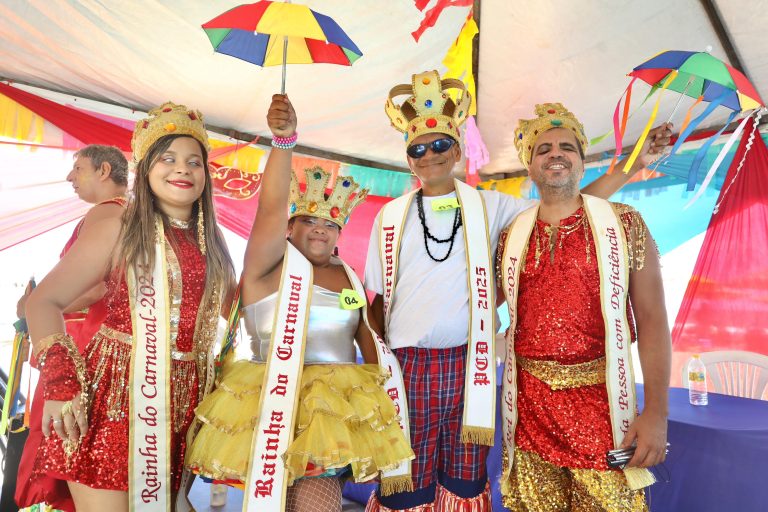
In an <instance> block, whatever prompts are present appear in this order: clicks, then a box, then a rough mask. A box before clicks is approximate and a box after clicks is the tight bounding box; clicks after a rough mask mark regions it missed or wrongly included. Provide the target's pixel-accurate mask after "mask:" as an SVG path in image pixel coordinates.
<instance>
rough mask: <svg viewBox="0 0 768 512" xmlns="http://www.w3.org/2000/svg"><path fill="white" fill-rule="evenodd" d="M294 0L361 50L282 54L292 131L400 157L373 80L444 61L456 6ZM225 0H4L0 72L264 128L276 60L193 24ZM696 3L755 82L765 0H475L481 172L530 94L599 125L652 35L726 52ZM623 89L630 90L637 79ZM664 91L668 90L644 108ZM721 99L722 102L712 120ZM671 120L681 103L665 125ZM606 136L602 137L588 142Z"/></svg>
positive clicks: (505, 156)
mask: <svg viewBox="0 0 768 512" xmlns="http://www.w3.org/2000/svg"><path fill="white" fill-rule="evenodd" d="M301 1H303V2H305V3H307V4H309V5H310V6H311V7H312V8H313V9H314V10H316V11H318V12H321V13H324V14H326V15H328V16H331V17H333V18H334V19H335V20H336V21H337V22H338V23H339V25H340V26H341V27H342V28H343V29H344V30H345V31H346V32H347V34H348V35H349V36H350V37H351V38H352V39H353V40H354V41H355V42H356V44H357V45H358V46H359V47H360V49H361V50H362V51H363V54H364V55H363V57H362V58H361V59H360V60H358V61H357V62H356V63H355V64H354V65H353V66H352V67H340V66H333V65H325V64H315V65H298V66H291V67H289V69H288V82H287V90H288V94H289V96H290V97H291V99H292V101H293V102H294V103H295V105H296V108H297V111H298V115H299V132H300V142H301V144H303V145H305V146H309V147H312V148H317V149H320V150H324V151H328V152H332V153H335V154H338V155H346V156H351V157H356V158H362V159H365V160H368V161H371V162H376V163H378V164H380V165H386V166H392V167H398V168H402V167H404V166H405V158H404V151H403V143H402V137H400V135H399V134H397V133H396V132H394V130H392V129H391V128H390V126H389V121H388V119H387V118H386V116H385V114H384V112H383V110H384V109H383V106H384V101H385V99H386V96H387V93H388V91H389V89H390V88H391V87H392V86H393V85H396V84H399V83H406V82H408V81H410V76H411V74H412V73H414V72H419V71H423V70H429V69H438V70H443V66H442V64H441V61H442V58H443V56H444V55H445V53H446V51H447V49H448V48H449V46H450V45H451V43H452V42H453V40H454V39H455V38H456V36H457V35H458V32H459V30H460V29H461V26H462V24H463V23H464V20H465V19H466V17H467V14H468V12H469V8H468V7H451V8H447V9H446V10H445V11H444V12H443V14H442V16H441V17H440V18H439V20H438V21H437V24H436V25H435V26H434V27H433V28H431V29H429V30H427V31H426V32H425V33H424V35H423V36H422V38H421V40H420V41H419V42H418V43H417V42H415V41H414V39H413V37H412V36H411V32H412V31H413V30H415V29H416V28H417V27H418V26H419V23H420V21H421V19H422V18H423V16H424V14H423V13H421V12H419V11H418V10H417V9H416V7H415V5H414V2H413V0H387V1H386V2H381V1H378V2H374V1H372V0H355V1H354V2H353V1H344V2H341V1H339V0H335V1H333V0H311V1H310V0H301ZM238 3H239V2H237V1H233V0H222V1H217V2H208V1H202V0H174V1H173V2H170V1H158V0H132V1H127V2H126V1H117V0H81V1H74V0H3V1H2V2H1V3H0V34H2V35H0V78H3V79H7V80H12V81H18V82H20V83H24V84H29V85H34V86H37V87H41V88H43V89H47V90H52V91H59V92H62V93H65V94H67V95H71V96H74V97H80V98H90V99H94V100H97V101H101V102H105V103H108V104H117V105H122V106H124V107H127V108H129V109H136V110H143V111H146V110H148V109H149V108H151V107H153V106H156V105H158V104H160V103H162V102H164V101H167V100H168V99H171V100H173V101H175V102H178V103H185V104H187V105H190V106H194V107H195V108H198V109H200V110H201V111H203V113H204V114H205V116H206V121H207V122H208V123H209V124H210V125H214V126H217V127H221V128H225V129H232V130H236V131H238V132H244V133H254V134H263V135H266V134H268V132H267V130H266V122H265V119H264V117H265V113H266V109H267V106H268V102H269V98H270V96H271V94H273V93H275V92H277V91H278V90H279V87H280V73H281V71H280V69H279V68H278V67H271V68H261V67H258V66H255V65H252V64H249V63H247V62H243V61H241V60H237V59H234V58H231V57H228V56H225V55H220V54H215V53H214V52H213V50H212V48H211V46H210V43H209V42H208V38H207V37H206V35H205V33H204V31H203V30H202V29H201V28H200V25H201V24H202V23H204V22H206V21H208V20H209V19H211V18H213V17H215V16H216V15H218V14H220V13H221V12H223V11H225V10H227V9H229V8H231V7H234V6H236V5H238ZM432 4H434V2H431V4H430V6H431V5H432ZM704 4H714V5H715V8H716V10H717V11H719V15H720V17H721V19H722V21H723V24H724V25H725V27H726V29H727V35H728V36H729V37H730V40H731V41H732V43H733V46H734V47H735V48H736V51H737V53H738V55H739V56H740V57H741V60H742V63H744V64H745V67H746V68H747V72H748V74H749V77H750V78H751V79H752V81H753V84H754V85H755V87H756V88H757V90H758V92H761V91H762V93H763V94H764V95H765V94H768V53H766V52H765V50H764V34H763V30H764V27H765V26H766V24H767V23H766V22H767V21H768V1H766V0H761V1H757V0H755V1H752V0H728V1H725V0H720V1H717V2H714V1H712V0H710V1H706V0H701V1H699V0H674V1H669V0H646V1H643V2H634V1H630V0H620V1H597V0H586V1H581V2H572V1H567V0H548V1H541V2H523V1H518V0H515V1H511V0H484V1H482V5H481V8H480V31H481V35H480V45H479V47H480V57H479V67H478V68H479V72H478V76H477V80H478V88H479V92H478V95H479V98H478V106H479V111H478V123H479V127H480V131H481V133H482V135H483V137H484V139H485V142H486V143H487V146H488V149H489V153H490V156H491V163H490V164H489V165H487V166H486V167H485V168H484V169H483V170H482V171H481V173H483V174H486V175H487V174H491V173H500V172H511V171H514V170H518V169H520V167H521V166H520V164H519V162H518V160H517V153H516V151H515V148H514V144H513V133H514V128H515V125H516V123H517V119H518V118H520V117H531V116H532V114H533V105H534V104H536V103H542V102H548V101H559V102H562V103H564V104H565V105H566V106H567V107H568V108H569V109H571V110H572V111H574V112H575V113H576V114H577V116H579V118H580V119H581V120H582V122H583V123H584V124H585V127H586V129H587V135H588V136H589V137H593V136H595V135H599V134H601V133H605V132H606V131H608V130H609V129H610V128H611V126H612V114H613V109H614V107H615V104H616V101H617V100H618V98H619V96H620V95H621V93H622V92H623V90H624V88H625V87H626V85H627V83H628V78H627V77H626V76H625V74H626V73H627V72H628V71H630V70H631V69H632V67H634V66H635V65H637V64H639V63H641V62H643V61H644V60H646V59H648V58H650V57H651V56H653V55H655V54H656V53H658V52H660V51H663V50H669V49H676V50H704V49H705V48H706V47H707V46H711V47H712V53H713V54H714V55H715V56H717V57H720V58H722V59H724V60H727V59H726V51H725V49H724V48H723V46H722V45H721V43H720V39H719V38H718V35H717V33H716V32H715V29H714V28H713V25H712V24H711V22H710V18H709V17H708V15H707V13H706V11H705V8H704ZM637 90H638V91H640V92H638V93H636V96H635V97H636V98H640V97H642V96H643V95H644V94H645V92H646V91H647V90H648V88H647V87H645V86H643V85H638V86H637ZM57 99H58V100H59V101H62V100H61V97H58V98H57ZM676 99H677V98H676V94H675V93H670V94H667V96H666V98H665V99H664V101H663V102H662V108H661V110H660V113H659V117H658V122H661V121H663V120H665V119H666V117H667V115H668V114H669V112H671V110H672V108H673V106H674V103H675V101H676ZM635 101H636V102H637V103H639V99H636V100H635ZM690 102H692V100H690V101H685V100H684V105H685V106H687V105H689V104H690ZM649 103H650V102H649ZM81 105H82V103H81ZM94 105H96V107H95V106H94ZM94 105H89V107H90V108H98V105H97V104H94ZM649 107H650V105H646V108H644V112H640V113H638V114H637V115H636V116H634V117H633V118H632V119H631V120H630V126H629V133H628V135H627V137H626V139H625V141H624V143H625V145H628V144H631V143H632V142H634V140H635V139H636V137H637V136H638V134H639V133H640V130H641V129H642V125H643V124H644V123H645V120H646V119H647V117H648V114H647V112H648V111H649ZM100 109H101V110H102V111H104V112H109V113H113V114H114V113H115V109H114V108H113V107H109V106H106V105H102V106H101V107H100ZM727 112H728V111H727V110H725V109H720V111H719V112H718V115H716V116H712V118H711V123H712V124H717V122H718V121H719V122H722V121H723V120H724V119H725V117H726V114H727ZM126 113H127V114H130V111H125V112H123V115H125V114H126ZM681 119H682V113H681V114H678V116H677V123H678V124H679V123H680V120H681ZM612 148H613V139H612V138H610V137H609V138H608V139H606V140H605V141H603V142H602V143H601V144H599V145H598V146H596V147H594V148H591V149H590V151H589V152H590V153H592V154H594V153H600V152H602V151H608V150H611V149H612Z"/></svg>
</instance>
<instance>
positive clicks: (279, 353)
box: [243, 243, 313, 512]
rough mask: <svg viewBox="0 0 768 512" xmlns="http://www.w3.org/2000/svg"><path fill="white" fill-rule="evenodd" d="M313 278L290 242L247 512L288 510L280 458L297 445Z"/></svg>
mask: <svg viewBox="0 0 768 512" xmlns="http://www.w3.org/2000/svg"><path fill="white" fill-rule="evenodd" d="M312 280H313V276H312V264H311V263H310V262H309V260H307V259H306V258H305V257H304V256H303V255H302V254H301V253H300V252H299V250H298V249H296V248H295V247H294V246H293V245H291V244H290V243H288V244H287V246H286V251H285V257H284V258H283V269H282V273H281V276H280V289H279V290H278V293H277V308H276V310H275V319H274V323H273V326H272V340H271V341H270V345H269V357H268V359H267V363H266V364H267V368H266V371H265V373H264V384H263V386H262V393H261V398H260V401H259V420H258V423H257V424H256V427H255V430H254V435H253V441H252V444H251V450H250V457H249V458H248V460H249V463H248V481H247V482H246V483H245V496H244V498H243V511H244V512H245V511H247V512H255V511H269V512H272V511H281V510H285V497H286V491H287V488H288V475H287V474H286V470H285V465H284V464H283V457H282V456H283V454H284V453H285V452H286V451H287V450H288V446H290V444H291V442H292V441H293V430H294V424H295V422H296V412H297V408H298V405H299V404H298V398H299V390H300V383H301V374H302V371H303V369H304V349H305V347H306V344H305V342H306V337H307V324H308V322H309V306H310V303H311V301H312Z"/></svg>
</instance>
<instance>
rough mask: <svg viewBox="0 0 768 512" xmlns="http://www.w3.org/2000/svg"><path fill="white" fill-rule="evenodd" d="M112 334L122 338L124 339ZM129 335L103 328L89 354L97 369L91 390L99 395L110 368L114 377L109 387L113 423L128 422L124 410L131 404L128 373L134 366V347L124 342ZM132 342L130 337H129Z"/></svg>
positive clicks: (109, 414) (109, 409)
mask: <svg viewBox="0 0 768 512" xmlns="http://www.w3.org/2000/svg"><path fill="white" fill-rule="evenodd" d="M113 335H122V336H121V338H122V339H120V338H118V337H117V336H115V337H113ZM126 336H128V335H126V334H125V333H121V332H119V331H115V330H114V329H110V328H109V327H105V326H102V327H101V329H100V330H99V332H97V333H96V336H94V340H95V341H94V343H93V345H92V346H91V350H90V352H89V354H88V359H91V358H95V359H96V370H95V371H94V375H93V382H92V383H91V388H92V390H93V391H94V393H95V392H96V390H97V389H98V387H99V386H100V385H102V380H103V378H104V373H105V372H106V370H107V368H110V369H111V371H112V373H111V376H110V377H111V378H110V380H109V383H108V384H107V385H108V388H107V391H106V393H107V418H109V419H110V421H120V420H123V419H125V410H126V409H127V405H126V404H127V403H128V388H127V387H126V385H125V383H126V380H127V373H126V372H128V370H129V368H130V364H131V352H132V350H133V346H132V345H131V344H130V341H129V342H128V343H126V342H125V341H123V340H124V339H125V337H126ZM128 339H129V340H130V339H131V338H130V337H128Z"/></svg>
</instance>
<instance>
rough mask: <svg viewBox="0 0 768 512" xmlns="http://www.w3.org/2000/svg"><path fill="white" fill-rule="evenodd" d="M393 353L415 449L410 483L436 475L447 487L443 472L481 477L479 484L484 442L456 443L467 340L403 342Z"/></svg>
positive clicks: (421, 483)
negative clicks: (444, 345)
mask: <svg viewBox="0 0 768 512" xmlns="http://www.w3.org/2000/svg"><path fill="white" fill-rule="evenodd" d="M394 352H395V355H396V356H397V359H398V361H399V362H400V367H401V368H402V371H403V379H404V381H405V392H406V396H407V397H408V415H409V420H410V424H411V429H410V430H411V446H412V447H413V451H414V453H415V454H416V459H415V460H414V461H413V463H412V466H411V470H412V475H413V488H414V489H415V490H418V489H423V488H425V487H429V486H431V485H433V484H434V483H435V482H437V481H438V480H439V481H440V483H441V485H443V486H445V487H446V488H449V490H451V489H450V487H451V486H450V485H446V482H445V481H444V478H443V477H448V479H459V480H469V481H478V480H482V481H483V484H484V482H485V480H486V478H487V476H486V467H485V460H486V458H487V456H488V451H489V450H490V447H488V446H483V445H476V444H468V443H462V442H461V423H462V415H463V414H464V377H465V366H466V358H467V345H463V346H460V347H454V348H449V349H427V348H417V347H406V348H399V349H395V350H394ZM488 413H489V414H493V411H488ZM438 475H440V477H441V478H438Z"/></svg>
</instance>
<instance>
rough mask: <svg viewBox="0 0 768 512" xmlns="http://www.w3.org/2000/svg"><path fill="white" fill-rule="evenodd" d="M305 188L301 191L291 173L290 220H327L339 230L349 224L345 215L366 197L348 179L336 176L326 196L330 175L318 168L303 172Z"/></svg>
mask: <svg viewBox="0 0 768 512" xmlns="http://www.w3.org/2000/svg"><path fill="white" fill-rule="evenodd" d="M304 176H305V182H306V189H305V190H304V192H303V193H302V192H301V187H300V185H299V180H298V178H297V176H296V173H295V172H293V171H291V192H290V207H289V215H290V218H293V217H297V216H299V215H309V216H310V217H319V218H321V219H326V220H329V221H331V222H333V223H335V224H336V225H338V226H339V228H343V227H344V224H346V223H347V222H349V216H350V214H351V213H352V210H354V209H355V208H356V207H357V206H358V205H359V204H360V203H362V202H363V201H364V200H365V197H366V196H367V195H368V189H365V188H364V189H360V190H358V189H359V188H360V185H359V184H358V183H356V182H355V180H354V179H352V178H351V177H349V176H338V177H337V178H336V182H335V183H334V184H333V188H332V189H331V191H330V193H328V194H326V190H327V189H328V181H329V180H330V179H331V173H329V172H326V171H324V170H323V169H322V168H321V167H312V168H310V169H304Z"/></svg>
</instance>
